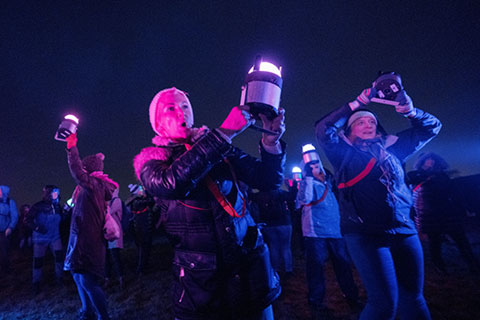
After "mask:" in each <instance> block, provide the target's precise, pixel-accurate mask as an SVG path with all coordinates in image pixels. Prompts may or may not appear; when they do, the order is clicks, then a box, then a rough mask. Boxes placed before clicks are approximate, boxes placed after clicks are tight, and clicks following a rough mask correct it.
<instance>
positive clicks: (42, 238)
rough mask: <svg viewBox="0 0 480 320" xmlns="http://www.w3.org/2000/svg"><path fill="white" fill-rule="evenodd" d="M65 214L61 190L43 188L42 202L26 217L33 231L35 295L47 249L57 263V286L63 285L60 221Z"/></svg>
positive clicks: (39, 287)
mask: <svg viewBox="0 0 480 320" xmlns="http://www.w3.org/2000/svg"><path fill="white" fill-rule="evenodd" d="M62 216H63V212H62V206H61V205H60V190H59V189H58V187H57V186H54V185H47V186H45V187H44V188H43V192H42V200H41V201H39V202H37V203H35V204H34V205H33V206H32V208H31V209H30V211H29V212H28V214H27V216H26V223H27V226H28V227H29V228H30V229H31V230H33V235H32V239H33V271H32V273H33V275H32V284H33V293H34V294H38V293H39V292H40V289H41V281H42V278H43V272H42V269H43V262H44V259H45V253H46V252H47V249H50V251H51V252H52V255H53V257H54V261H55V276H56V281H57V284H62V283H63V259H64V256H63V248H62V241H61V239H60V221H61V220H62Z"/></svg>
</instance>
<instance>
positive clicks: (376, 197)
mask: <svg viewBox="0 0 480 320" xmlns="http://www.w3.org/2000/svg"><path fill="white" fill-rule="evenodd" d="M351 113H352V111H351V109H350V107H349V106H348V104H346V105H344V106H342V107H340V108H338V109H336V110H334V111H332V112H330V113H329V114H328V115H326V116H325V117H324V118H322V119H321V120H319V121H318V122H317V123H316V125H315V132H316V136H317V140H318V142H319V144H320V145H321V146H322V148H323V149H324V151H325V154H326V156H327V157H328V159H329V160H330V162H331V164H332V166H333V167H334V170H335V180H336V183H337V184H339V183H345V182H349V181H351V180H352V179H354V178H355V177H357V176H358V175H359V174H360V173H361V172H362V171H364V170H365V168H366V167H367V164H368V163H369V161H370V160H371V159H372V158H375V159H376V163H375V165H374V166H373V168H372V170H371V171H370V172H369V173H368V174H367V175H366V176H365V177H364V178H363V179H361V180H360V181H358V182H357V183H356V184H354V185H353V186H350V187H346V188H340V189H339V192H338V201H339V204H340V212H341V228H342V233H377V234H378V233H403V234H415V233H416V230H415V226H414V223H413V221H412V219H411V217H410V210H411V206H412V195H411V191H410V189H409V188H408V187H407V185H406V183H405V172H404V169H403V165H404V162H405V160H406V159H407V158H408V157H409V156H410V155H412V154H413V153H415V152H416V151H418V150H419V149H420V148H422V147H423V146H424V145H425V144H426V143H427V142H429V141H430V140H431V139H432V138H434V137H435V136H436V135H437V134H438V132H439V131H440V128H441V123H440V121H439V120H438V119H437V118H436V117H434V116H433V115H431V114H429V113H427V112H424V111H422V110H420V109H417V113H416V115H415V116H414V117H413V118H410V123H411V126H412V127H411V128H409V129H406V130H404V131H402V132H400V133H398V134H397V136H382V137H381V139H379V141H377V142H375V143H372V144H371V145H370V151H365V150H364V149H362V148H360V147H357V146H354V145H353V144H352V143H351V142H350V141H349V140H348V139H347V138H346V137H345V136H344V135H343V132H342V131H339V130H338V129H339V128H340V127H341V126H343V125H344V123H345V122H346V120H347V119H348V117H349V116H350V114H351ZM379 150H380V151H379ZM377 153H378V154H381V155H382V157H379V156H377V155H376V154H377Z"/></svg>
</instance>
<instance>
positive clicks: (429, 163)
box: [422, 158, 435, 171]
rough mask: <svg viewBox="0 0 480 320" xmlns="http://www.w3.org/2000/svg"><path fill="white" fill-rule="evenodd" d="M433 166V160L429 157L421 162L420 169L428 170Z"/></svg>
mask: <svg viewBox="0 0 480 320" xmlns="http://www.w3.org/2000/svg"><path fill="white" fill-rule="evenodd" d="M434 166H435V160H433V159H431V158H429V159H427V160H425V162H424V163H423V165H422V169H423V170H425V171H428V170H431V169H433V167H434Z"/></svg>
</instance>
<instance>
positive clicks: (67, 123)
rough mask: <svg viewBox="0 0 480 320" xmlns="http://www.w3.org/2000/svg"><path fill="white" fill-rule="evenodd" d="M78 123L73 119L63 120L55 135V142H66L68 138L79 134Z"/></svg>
mask: <svg viewBox="0 0 480 320" xmlns="http://www.w3.org/2000/svg"><path fill="white" fill-rule="evenodd" d="M77 126H78V122H75V121H74V120H72V119H67V118H65V119H63V120H62V122H61V123H60V125H59V126H58V129H57V132H56V133H55V140H58V141H66V139H67V138H68V136H70V135H71V134H74V133H75V132H77Z"/></svg>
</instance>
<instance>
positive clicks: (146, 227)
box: [134, 212, 153, 274]
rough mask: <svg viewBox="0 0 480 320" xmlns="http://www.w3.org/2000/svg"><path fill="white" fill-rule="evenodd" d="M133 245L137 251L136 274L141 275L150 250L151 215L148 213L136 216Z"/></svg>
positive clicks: (145, 266)
mask: <svg viewBox="0 0 480 320" xmlns="http://www.w3.org/2000/svg"><path fill="white" fill-rule="evenodd" d="M134 229H135V245H136V246H137V250H138V259H137V271H136V272H137V274H139V273H143V272H144V271H145V269H146V268H147V266H148V260H149V259H150V251H151V249H152V232H153V231H152V230H153V224H152V215H151V213H149V212H146V213H141V214H137V215H136V216H135V219H134Z"/></svg>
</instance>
